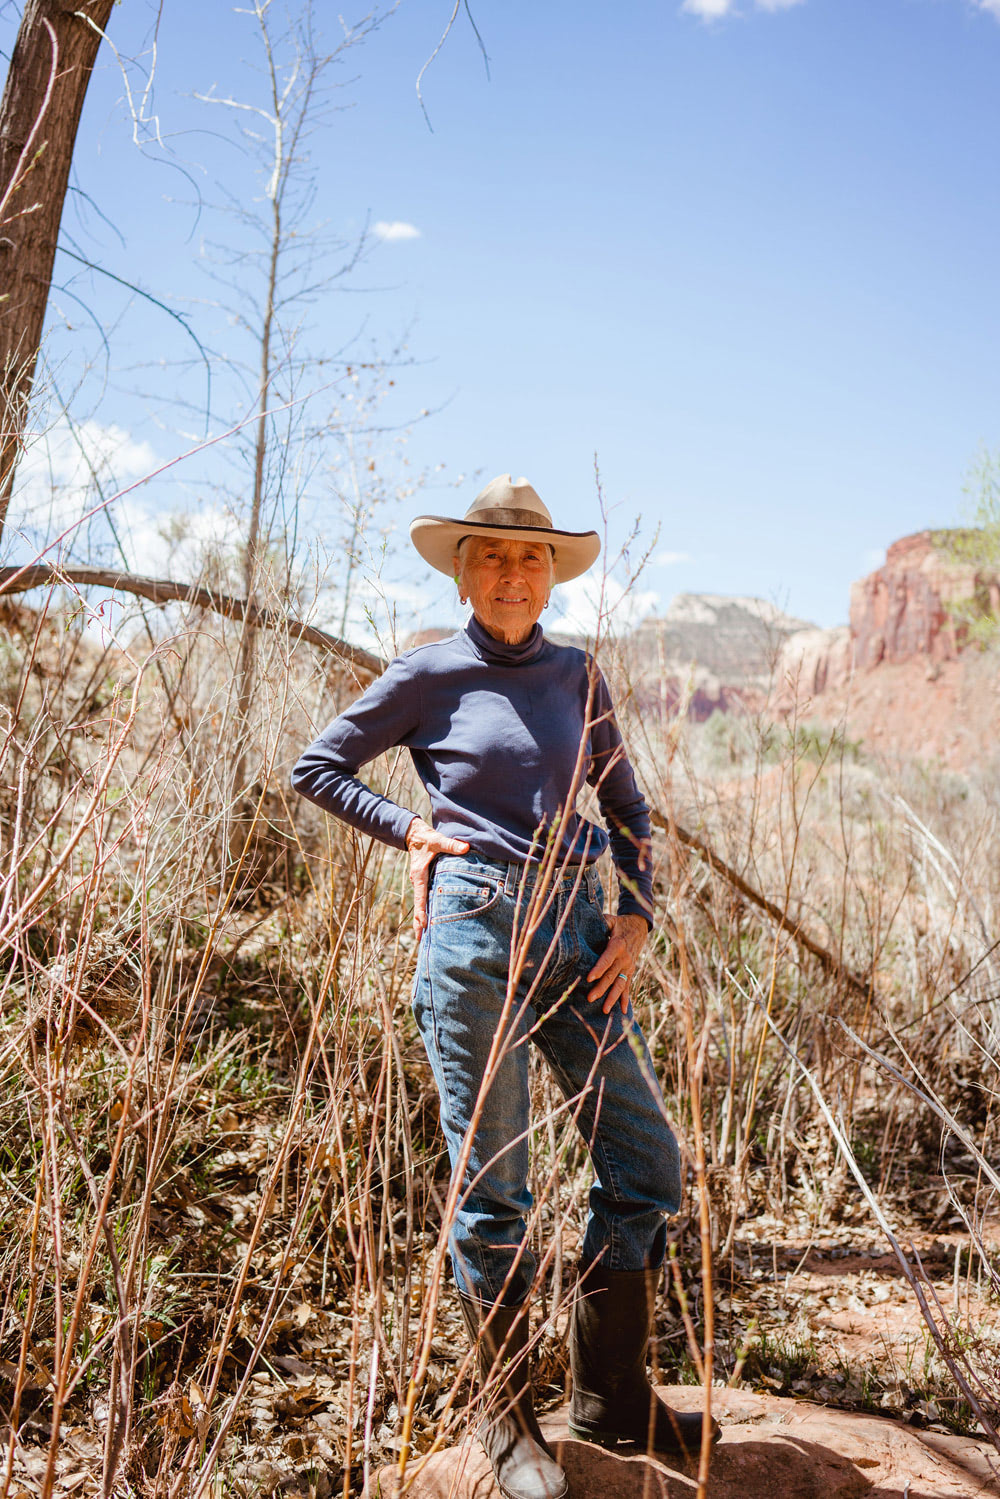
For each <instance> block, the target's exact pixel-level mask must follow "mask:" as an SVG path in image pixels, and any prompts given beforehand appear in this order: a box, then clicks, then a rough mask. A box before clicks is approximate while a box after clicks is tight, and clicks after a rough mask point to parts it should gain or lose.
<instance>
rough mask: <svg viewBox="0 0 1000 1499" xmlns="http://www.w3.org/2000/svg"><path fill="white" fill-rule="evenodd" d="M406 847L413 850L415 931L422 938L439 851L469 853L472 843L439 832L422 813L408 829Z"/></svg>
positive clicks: (412, 880) (411, 856)
mask: <svg viewBox="0 0 1000 1499" xmlns="http://www.w3.org/2000/svg"><path fill="white" fill-rule="evenodd" d="M406 847H407V849H408V850H409V854H410V884H411V885H412V886H413V934H414V936H415V937H416V939H417V941H418V942H419V941H420V938H421V937H422V936H423V934H424V932H425V931H426V930H427V895H428V892H429V890H430V884H431V865H432V864H433V863H434V860H435V859H436V858H437V856H438V854H467V853H468V852H469V845H468V844H467V843H466V842H464V841H463V839H461V838H446V837H445V836H444V834H443V833H436V832H435V831H434V829H433V828H432V827H431V826H430V824H429V823H426V822H424V819H423V818H422V817H415V818H414V819H413V821H412V822H411V823H410V826H409V827H408V828H407V830H406Z"/></svg>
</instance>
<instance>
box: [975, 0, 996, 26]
mask: <svg viewBox="0 0 1000 1499" xmlns="http://www.w3.org/2000/svg"><path fill="white" fill-rule="evenodd" d="M976 4H977V6H978V8H979V9H980V10H984V11H985V12H986V14H987V15H988V16H996V18H997V20H998V21H1000V0H976Z"/></svg>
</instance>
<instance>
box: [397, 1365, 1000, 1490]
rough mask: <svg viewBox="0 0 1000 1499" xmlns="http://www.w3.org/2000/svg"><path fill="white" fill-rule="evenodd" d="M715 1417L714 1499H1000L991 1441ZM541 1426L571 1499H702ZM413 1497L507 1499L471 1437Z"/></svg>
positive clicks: (850, 1417)
mask: <svg viewBox="0 0 1000 1499" xmlns="http://www.w3.org/2000/svg"><path fill="white" fill-rule="evenodd" d="M664 1393H665V1395H668V1396H669V1399H670V1401H671V1403H672V1404H673V1405H674V1406H675V1407H677V1408H683V1409H686V1410H693V1409H696V1408H698V1406H699V1405H700V1401H701V1391H700V1390H698V1389H695V1388H692V1387H691V1386H683V1387H681V1388H679V1389H672V1390H670V1391H669V1392H664ZM713 1409H714V1412H715V1414H716V1416H717V1417H718V1419H719V1420H720V1421H721V1423H722V1440H721V1441H720V1443H719V1445H718V1446H717V1447H715V1448H714V1449H713V1455H712V1471H711V1475H710V1477H709V1482H708V1491H709V1493H710V1495H711V1496H712V1499H862V1496H863V1495H870V1496H871V1499H876V1496H882V1499H903V1496H904V1495H907V1496H909V1499H972V1496H973V1495H984V1496H985V1495H997V1494H1000V1485H998V1483H997V1481H996V1477H995V1474H996V1472H997V1456H996V1453H995V1452H994V1451H993V1449H992V1447H991V1446H990V1445H989V1444H988V1443H986V1442H977V1441H972V1440H971V1439H969V1438H964V1437H955V1436H947V1435H945V1434H944V1433H939V1432H929V1431H918V1430H916V1429H915V1428H914V1427H912V1426H904V1425H902V1424H901V1423H899V1422H895V1421H886V1420H882V1419H880V1418H878V1417H876V1416H859V1415H854V1414H852V1413H850V1412H847V1411H838V1410H828V1409H826V1408H825V1407H823V1406H819V1405H812V1404H808V1403H806V1402H805V1401H797V1400H783V1399H779V1398H778V1397H776V1396H773V1395H757V1394H753V1393H751V1392H749V1391H744V1390H716V1391H714V1392H713ZM541 1425H542V1429H543V1431H544V1432H545V1435H546V1437H547V1439H548V1441H549V1443H550V1444H551V1445H552V1447H553V1449H554V1450H555V1453H556V1456H557V1458H558V1459H559V1461H560V1462H561V1463H562V1465H563V1467H564V1468H565V1470H566V1476H567V1478H568V1480H569V1491H570V1496H571V1499H591V1496H593V1499H597V1496H600V1499H691V1496H693V1494H694V1489H695V1485H694V1481H693V1474H692V1473H691V1472H690V1471H688V1472H684V1471H681V1470H678V1469H672V1468H668V1467H667V1466H666V1465H665V1464H664V1463H660V1462H657V1461H655V1460H654V1459H650V1458H646V1457H642V1456H629V1455H625V1454H622V1453H612V1452H604V1451H602V1450H601V1448H599V1447H593V1446H591V1445H589V1443H586V1442H577V1441H573V1440H572V1439H571V1438H570V1437H569V1434H568V1430H567V1426H566V1409H565V1408H563V1409H562V1410H560V1411H557V1412H555V1413H553V1414H552V1415H551V1416H548V1417H546V1418H544V1419H543V1420H542V1423H541ZM407 1476H408V1479H409V1477H410V1475H409V1474H408V1475H407ZM405 1493H406V1494H407V1495H408V1496H409V1499H497V1496H499V1493H500V1491H499V1489H498V1488H497V1487H496V1484H495V1483H494V1481H493V1475H492V1474H491V1472H490V1469H489V1464H488V1463H487V1462H486V1459H485V1457H484V1456H483V1453H482V1450H481V1448H480V1447H479V1444H478V1442H475V1441H474V1440H473V1439H471V1438H470V1439H468V1440H466V1441H465V1442H462V1443H461V1444H460V1445H458V1446H457V1447H452V1448H449V1449H448V1450H447V1451H442V1452H438V1453H435V1455H434V1456H433V1457H431V1458H428V1459H427V1460H426V1462H424V1463H423V1464H421V1463H420V1462H419V1461H418V1462H417V1463H415V1464H414V1469H413V1481H412V1485H409V1484H408V1486H407V1488H406V1490H405ZM376 1495H377V1496H379V1499H400V1488H399V1484H398V1480H397V1478H396V1473H395V1470H394V1469H392V1468H383V1469H382V1470H381V1472H380V1473H378V1474H376V1475H375V1477H374V1480H373V1483H372V1494H371V1496H370V1499H375V1496H376Z"/></svg>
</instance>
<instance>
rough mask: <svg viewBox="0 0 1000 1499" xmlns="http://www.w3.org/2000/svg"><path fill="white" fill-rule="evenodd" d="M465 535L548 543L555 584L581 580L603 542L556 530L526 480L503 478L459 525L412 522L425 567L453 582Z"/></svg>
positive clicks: (448, 520) (591, 534) (423, 519)
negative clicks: (456, 554) (425, 563)
mask: <svg viewBox="0 0 1000 1499" xmlns="http://www.w3.org/2000/svg"><path fill="white" fill-rule="evenodd" d="M465 536H500V537H503V538H505V539H506V540H508V541H544V542H546V543H547V545H548V546H550V547H551V548H552V551H553V554H554V557H555V582H556V583H568V582H569V580H570V578H578V577H579V576H580V574H581V573H585V572H586V571H587V569H588V567H592V566H593V564H594V563H595V562H596V561H597V555H598V553H599V552H600V550H601V538H600V537H599V536H598V534H597V532H596V531H558V530H556V528H555V526H553V524H552V517H551V515H550V514H549V512H548V510H546V508H545V506H544V505H543V504H542V502H541V500H540V499H539V498H538V495H537V494H536V493H535V491H534V490H533V489H532V487H531V485H530V484H529V483H528V481H527V479H517V480H514V479H512V478H511V476H510V474H501V475H500V476H499V478H496V479H491V480H490V482H489V484H487V486H486V488H485V489H483V490H481V491H480V493H479V494H477V495H476V498H475V499H474V500H473V502H472V504H471V505H470V506H469V508H468V510H467V511H466V512H465V515H464V516H463V517H462V519H461V520H455V519H453V518H452V517H451V516H447V515H418V516H417V517H416V519H415V520H412V521H411V522H410V540H411V541H412V542H413V545H414V546H415V547H416V549H417V551H418V552H419V553H420V555H421V557H423V559H424V561H425V562H429V563H430V565H431V567H436V568H437V570H438V572H439V573H447V575H448V576H449V577H451V575H452V573H453V572H454V570H455V563H454V558H455V553H456V551H457V550H458V544H459V542H460V541H461V540H462V538H463V537H465Z"/></svg>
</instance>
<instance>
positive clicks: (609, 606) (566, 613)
mask: <svg viewBox="0 0 1000 1499" xmlns="http://www.w3.org/2000/svg"><path fill="white" fill-rule="evenodd" d="M659 605H660V595H659V594H658V593H656V592H655V590H654V589H651V588H642V589H639V588H628V589H626V588H623V587H622V586H621V584H620V583H617V582H616V581H615V579H614V578H605V579H604V597H603V599H602V598H601V579H600V578H591V577H583V578H574V579H573V580H572V582H570V583H563V584H562V585H561V586H560V587H559V588H557V589H556V591H555V593H554V594H553V595H552V607H553V609H554V610H555V612H556V618H555V619H554V620H553V621H552V625H551V628H552V630H553V631H554V632H555V633H556V634H566V635H587V636H590V637H591V638H592V637H593V636H594V635H596V634H597V632H598V624H600V628H601V633H602V634H603V633H605V632H606V631H607V629H608V625H609V623H610V625H611V626H612V627H613V628H614V629H615V630H616V631H619V632H620V631H624V630H632V629H634V628H635V626H636V625H638V624H639V623H640V622H641V621H642V620H644V619H645V618H646V617H647V615H650V614H655V613H656V611H657V609H658V608H659ZM543 625H544V627H545V629H546V630H548V629H549V628H550V626H549V624H548V620H547V619H546V620H543Z"/></svg>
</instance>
